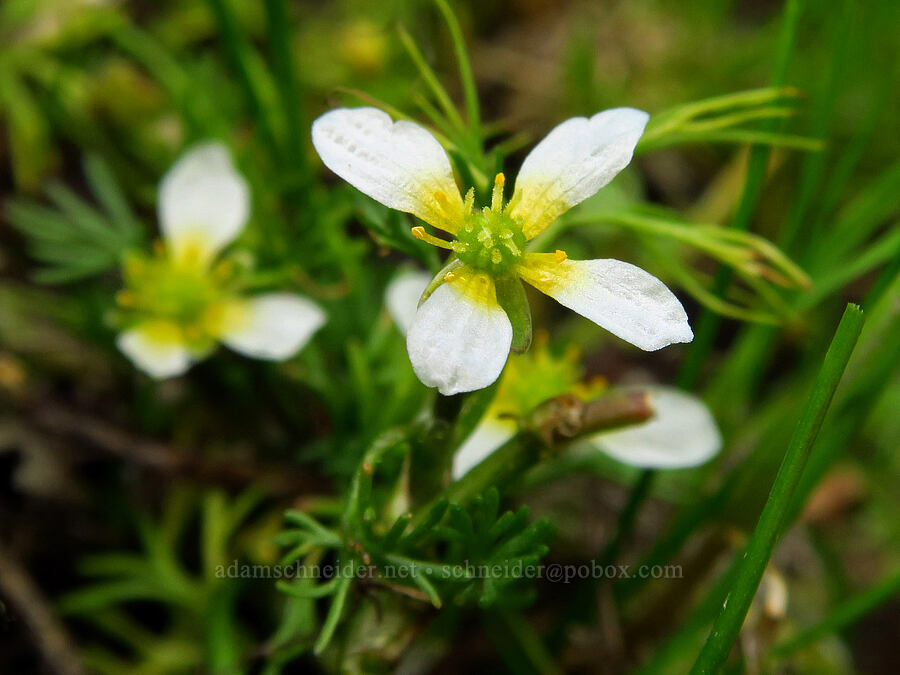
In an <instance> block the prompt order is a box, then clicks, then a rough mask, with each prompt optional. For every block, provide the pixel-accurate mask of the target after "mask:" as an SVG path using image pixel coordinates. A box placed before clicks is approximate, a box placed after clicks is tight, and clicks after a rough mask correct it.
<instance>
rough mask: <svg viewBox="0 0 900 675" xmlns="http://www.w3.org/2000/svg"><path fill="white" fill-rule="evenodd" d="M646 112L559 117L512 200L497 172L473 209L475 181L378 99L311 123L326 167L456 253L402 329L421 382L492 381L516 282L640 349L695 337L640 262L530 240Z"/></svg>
mask: <svg viewBox="0 0 900 675" xmlns="http://www.w3.org/2000/svg"><path fill="white" fill-rule="evenodd" d="M647 119H648V115H647V113H645V112H642V111H640V110H635V109H633V108H615V109H612V110H606V111H604V112H601V113H598V114H596V115H594V116H593V117H591V118H590V119H588V118H585V117H576V118H572V119H569V120H567V121H565V122H563V123H562V124H560V125H559V126H557V127H556V128H555V129H553V130H552V131H551V132H550V133H549V134H548V135H547V137H546V138H545V139H544V140H543V141H541V142H540V143H539V144H538V145H537V146H535V148H534V149H533V150H532V151H531V153H530V154H529V155H528V157H526V158H525V162H524V163H523V164H522V168H521V170H520V171H519V176H518V180H517V182H516V188H515V191H514V193H513V197H512V199H511V200H510V201H509V203H506V204H505V203H504V200H503V187H504V183H505V179H504V177H503V174H498V175H497V177H496V179H495V182H494V190H493V194H492V198H491V205H490V206H488V207H485V208H483V209H475V208H474V190H470V191H469V192H468V194H467V195H466V197H465V199H463V197H462V196H461V195H460V193H459V190H458V189H457V186H456V183H455V181H454V178H453V171H452V168H451V166H450V161H449V159H448V157H447V154H446V153H445V152H444V149H443V148H442V147H441V145H440V143H439V142H438V141H437V140H436V139H435V138H434V136H432V135H431V133H429V132H428V131H427V130H425V129H424V128H422V127H421V126H419V125H417V124H414V123H413V122H408V121H405V120H404V121H399V122H393V121H392V120H391V118H390V117H389V116H388V115H387V114H386V113H384V112H382V111H380V110H377V109H375V108H356V109H348V108H339V109H336V110H332V111H330V112H328V113H326V114H324V115H322V116H321V117H319V118H318V119H317V120H316V121H315V122H314V123H313V127H312V140H313V145H314V146H315V148H316V150H317V151H318V153H319V156H320V157H321V158H322V161H323V162H324V163H325V165H326V166H327V167H328V168H330V169H331V170H332V171H334V172H335V173H336V174H338V175H339V176H341V177H342V178H343V179H344V180H346V181H347V182H349V183H350V184H351V185H353V186H354V187H356V188H357V189H359V190H361V191H362V192H364V193H365V194H367V195H369V196H370V197H372V198H374V199H377V200H378V201H380V202H381V203H382V204H385V205H386V206H388V207H391V208H394V209H398V210H401V211H406V212H408V213H412V214H414V215H415V216H417V217H419V218H421V219H422V220H424V221H425V222H426V223H428V224H429V225H431V226H433V227H436V228H438V229H440V230H443V231H445V232H447V233H449V234H450V235H452V236H453V237H455V239H454V240H453V241H446V240H443V239H439V238H437V237H435V236H433V235H431V234H428V233H426V232H425V229H424V228H423V227H415V228H413V233H414V234H415V235H416V236H417V237H419V238H420V239H422V240H424V241H427V242H429V243H431V244H434V245H435V246H440V247H442V248H446V249H449V250H451V251H453V253H454V254H455V256H456V258H455V262H454V264H453V265H452V266H450V267H451V268H450V269H448V268H445V271H444V273H443V277H442V278H440V279H438V280H437V282H438V284H439V285H438V286H437V288H436V289H435V290H434V291H433V292H432V293H431V294H430V295H429V296H428V297H427V298H426V299H425V301H424V302H423V303H422V305H421V306H420V307H419V309H418V312H417V313H416V315H415V318H414V319H413V321H412V323H411V325H410V327H409V331H408V333H407V348H408V350H409V356H410V360H411V361H412V364H413V369H414V370H415V371H416V374H417V375H418V376H419V379H421V380H422V382H424V383H425V384H426V385H428V386H432V387H437V388H438V390H439V391H440V392H441V393H442V394H445V395H450V394H456V393H459V392H464V391H471V390H474V389H480V388H482V387H486V386H488V385H490V384H491V383H492V382H494V381H495V380H496V379H497V377H498V376H499V375H500V372H501V371H502V370H503V366H504V364H505V363H506V359H507V356H508V355H509V352H510V348H511V346H512V342H513V333H514V331H513V325H512V323H511V322H510V318H509V317H508V316H507V313H506V311H504V309H503V308H502V307H501V305H504V306H507V307H508V306H509V304H508V302H507V301H508V300H509V298H510V297H512V296H515V297H516V299H517V301H519V302H525V301H524V300H518V298H524V294H523V293H522V289H521V281H526V282H528V283H529V284H531V285H532V286H534V287H535V288H537V289H539V290H541V291H543V292H544V293H546V294H547V295H549V296H551V297H553V298H555V299H556V300H557V301H558V302H560V303H561V304H563V305H565V306H566V307H568V308H570V309H572V310H574V311H576V312H578V313H579V314H582V315H583V316H585V317H587V318H588V319H590V320H592V321H594V322H595V323H597V324H598V325H600V326H601V327H603V328H605V329H607V330H608V331H610V332H611V333H613V334H614V335H617V336H618V337H620V338H622V339H623V340H626V341H628V342H630V343H632V344H634V345H636V346H638V347H640V348H641V349H645V350H656V349H660V348H662V347H665V346H666V345H669V344H672V343H675V342H689V341H690V340H692V339H693V333H692V332H691V329H690V326H689V325H688V320H687V315H686V314H685V311H684V308H683V307H682V306H681V303H680V302H679V301H678V299H677V298H676V297H675V296H674V295H673V294H672V293H671V291H669V289H668V288H666V286H665V285H664V284H663V283H662V282H661V281H660V280H659V279H657V278H656V277H654V276H652V275H650V274H649V273H647V272H645V271H644V270H642V269H640V268H638V267H635V266H634V265H631V264H629V263H625V262H621V261H619V260H612V259H604V260H586V261H576V260H569V259H568V258H567V256H566V254H565V252H564V251H556V252H555V253H531V252H527V251H526V250H525V248H526V244H527V242H528V241H529V240H531V239H533V238H534V237H536V236H537V235H538V234H540V233H541V232H543V231H544V230H545V229H546V228H547V227H548V226H550V225H551V224H552V223H553V222H554V221H555V220H556V219H557V218H558V217H559V216H560V215H561V214H563V213H564V212H565V211H567V210H568V209H569V208H571V207H572V206H575V205H576V204H578V203H580V202H582V201H584V200H585V199H587V198H588V197H590V196H591V195H593V194H594V193H595V192H597V190H599V189H600V188H601V187H603V186H604V185H606V184H607V183H609V181H611V180H612V179H613V178H614V177H615V175H616V174H617V173H618V172H619V171H621V170H622V169H623V168H624V167H625V166H627V165H628V163H629V162H630V161H631V157H632V153H633V151H634V147H635V145H636V144H637V142H638V139H640V137H641V134H642V133H643V131H644V127H645V125H646V123H647ZM520 280H521V281H520ZM498 295H499V296H500V297H498ZM526 307H527V303H526Z"/></svg>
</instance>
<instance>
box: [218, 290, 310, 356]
mask: <svg viewBox="0 0 900 675" xmlns="http://www.w3.org/2000/svg"><path fill="white" fill-rule="evenodd" d="M242 304H243V308H242V311H241V314H243V316H242V317H241V320H240V321H238V322H237V323H236V325H235V326H234V327H229V328H227V329H226V333H225V334H224V335H222V342H224V343H225V344H226V345H228V346H229V347H231V348H232V349H233V350H235V351H237V352H240V353H242V354H244V355H246V356H251V357H254V358H257V359H269V360H272V361H282V360H284V359H287V358H289V357H291V356H293V355H294V354H296V353H297V351H299V350H300V348H301V347H303V345H305V344H306V343H307V342H308V341H309V339H310V337H312V335H313V333H315V332H316V331H317V330H319V328H321V327H322V325H323V324H324V323H325V313H324V312H323V311H322V310H321V308H319V306H318V305H316V304H315V303H313V302H311V301H310V300H307V299H306V298H303V297H300V296H299V295H291V294H289V293H269V294H266V295H260V296H257V297H255V298H251V299H248V300H244V301H242Z"/></svg>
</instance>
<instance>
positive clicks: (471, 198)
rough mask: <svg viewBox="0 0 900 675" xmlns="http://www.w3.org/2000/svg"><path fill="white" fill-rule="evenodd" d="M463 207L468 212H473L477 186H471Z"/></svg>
mask: <svg viewBox="0 0 900 675" xmlns="http://www.w3.org/2000/svg"><path fill="white" fill-rule="evenodd" d="M463 208H464V210H465V212H466V213H472V209H474V208H475V188H469V191H468V192H467V193H466V201H465V203H464V204H463Z"/></svg>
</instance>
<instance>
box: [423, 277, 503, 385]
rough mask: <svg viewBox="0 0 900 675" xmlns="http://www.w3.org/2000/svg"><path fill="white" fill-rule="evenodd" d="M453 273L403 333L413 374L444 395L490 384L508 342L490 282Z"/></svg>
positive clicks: (496, 374) (499, 365) (497, 375)
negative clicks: (451, 278)
mask: <svg viewBox="0 0 900 675" xmlns="http://www.w3.org/2000/svg"><path fill="white" fill-rule="evenodd" d="M454 274H457V277H456V278H455V279H454V280H453V281H450V282H447V283H445V284H443V285H441V286H439V287H438V289H437V290H436V291H435V292H434V293H432V294H431V296H430V297H429V298H428V300H426V301H425V302H424V303H423V304H422V306H421V307H419V311H418V312H416V317H415V319H413V322H412V325H411V326H410V327H409V332H408V333H407V335H406V347H407V350H408V351H409V359H410V361H411V362H412V366H413V370H414V371H415V372H416V375H417V376H418V377H419V379H420V380H422V382H423V383H424V384H425V385H427V386H429V387H437V388H438V391H440V392H441V393H442V394H444V395H445V396H450V395H451V394H458V393H460V392H464V391H473V390H475V389H482V388H484V387H486V386H488V385H489V384H491V383H492V382H494V380H496V379H497V378H498V377H499V376H500V373H501V372H502V371H503V366H504V364H505V363H506V358H507V357H508V356H509V347H510V344H511V343H512V325H511V324H510V322H509V319H508V318H507V316H506V313H505V312H504V311H503V309H501V307H500V305H498V304H497V296H496V291H495V290H494V282H493V281H491V279H490V278H489V277H488V276H486V275H483V274H471V273H465V272H461V273H454Z"/></svg>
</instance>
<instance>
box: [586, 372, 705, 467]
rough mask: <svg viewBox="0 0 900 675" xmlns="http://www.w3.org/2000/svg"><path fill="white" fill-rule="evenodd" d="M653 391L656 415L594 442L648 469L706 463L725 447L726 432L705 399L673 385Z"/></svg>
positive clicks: (601, 447) (610, 453) (623, 460)
mask: <svg viewBox="0 0 900 675" xmlns="http://www.w3.org/2000/svg"><path fill="white" fill-rule="evenodd" d="M641 390H643V391H648V392H649V393H650V403H651V405H652V406H653V410H654V416H653V417H651V418H650V419H649V420H647V421H646V422H643V423H642V424H639V425H636V426H632V427H626V428H624V429H619V430H618V431H607V432H605V433H602V434H598V435H596V436H594V437H593V438H592V439H591V441H592V442H593V443H594V444H595V445H596V446H597V447H599V448H600V449H601V450H603V451H604V452H605V453H607V454H608V455H610V456H611V457H613V458H615V459H617V460H619V461H620V462H623V463H625V464H630V465H631V466H639V467H644V468H648V469H678V468H683V467H689V466H696V465H698V464H702V463H703V462H706V461H707V460H709V459H710V458H712V457H713V456H715V455H716V454H718V452H719V450H721V449H722V435H721V433H720V432H719V428H718V426H717V425H716V421H715V419H713V416H712V414H711V413H710V412H709V410H708V409H707V407H706V406H705V405H704V404H703V401H701V400H700V399H698V398H697V397H695V396H692V395H690V394H686V393H685V392H683V391H679V390H678V389H673V388H669V387H650V388H641Z"/></svg>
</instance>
